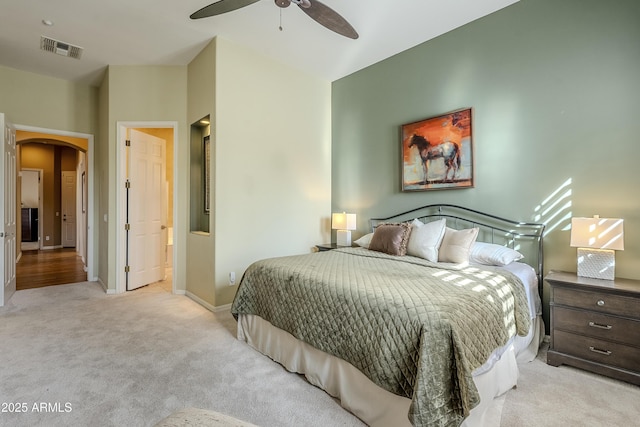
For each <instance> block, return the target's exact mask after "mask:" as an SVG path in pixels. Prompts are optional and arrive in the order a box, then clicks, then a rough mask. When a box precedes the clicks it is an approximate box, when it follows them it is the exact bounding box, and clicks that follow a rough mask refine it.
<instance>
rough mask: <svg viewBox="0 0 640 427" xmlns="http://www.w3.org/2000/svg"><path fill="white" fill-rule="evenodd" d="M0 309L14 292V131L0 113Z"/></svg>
mask: <svg viewBox="0 0 640 427" xmlns="http://www.w3.org/2000/svg"><path fill="white" fill-rule="evenodd" d="M0 154H2V161H1V162H0V176H2V178H3V183H2V185H0V200H2V203H3V206H4V208H3V209H0V241H2V245H0V260H1V262H0V277H2V289H1V290H0V306H3V305H4V303H5V302H6V301H9V298H11V295H13V293H14V292H15V291H16V131H15V129H13V126H11V124H10V123H9V122H8V121H7V120H6V119H5V116H4V114H2V113H0Z"/></svg>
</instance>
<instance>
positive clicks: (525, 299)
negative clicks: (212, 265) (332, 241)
mask: <svg viewBox="0 0 640 427" xmlns="http://www.w3.org/2000/svg"><path fill="white" fill-rule="evenodd" d="M371 227H372V232H371V233H368V234H367V235H365V236H363V237H362V238H361V239H358V241H357V243H358V244H359V245H358V247H350V248H338V249H336V250H332V251H326V252H319V253H313V254H306V255H297V256H289V257H280V258H272V259H266V260H261V261H258V262H256V263H254V264H252V265H251V266H250V267H249V268H248V269H247V271H246V272H245V274H244V276H243V279H242V281H241V283H240V285H239V288H238V292H237V294H236V297H235V299H234V302H233V304H232V308H231V311H232V314H233V315H234V317H236V319H237V320H238V339H240V340H243V341H246V342H247V343H248V344H249V345H250V346H252V347H253V348H255V349H257V350H258V351H260V352H261V353H263V354H265V355H267V356H269V357H270V358H272V359H273V360H275V361H277V362H279V363H280V364H282V365H283V366H284V367H285V368H286V369H288V370H289V371H292V372H298V373H301V374H304V375H305V376H306V378H307V379H308V381H309V382H310V383H312V384H314V385H316V386H318V387H320V388H322V389H323V390H325V391H326V392H327V393H329V394H330V395H332V396H334V397H336V398H337V399H339V400H340V403H341V405H342V406H343V407H345V408H346V409H347V410H349V411H351V412H352V413H353V414H354V415H356V416H357V417H358V418H360V419H361V420H362V421H364V422H365V423H366V424H368V425H372V426H388V425H394V426H400V425H407V426H408V425H424V426H426V425H461V424H462V425H464V426H480V425H490V424H493V423H494V422H495V420H496V419H497V420H499V416H500V404H499V403H500V400H499V399H498V397H499V396H501V395H503V394H504V393H505V392H507V391H508V390H509V389H511V388H513V387H514V386H515V385H516V383H517V377H518V368H517V362H518V361H524V360H532V359H533V358H535V355H536V354H537V350H538V346H539V344H540V342H541V340H542V337H543V335H544V325H543V323H542V319H541V306H540V295H541V286H542V271H543V265H542V260H543V256H542V255H543V254H542V248H543V245H542V234H543V232H544V225H542V224H534V223H525V222H518V221H510V220H507V219H503V218H500V217H498V216H494V215H491V214H485V213H481V212H479V211H475V210H472V209H468V208H464V207H459V206H454V205H429V206H425V207H421V208H418V209H414V210H412V211H409V212H404V213H401V214H398V215H394V216H393V217H387V218H376V219H372V220H371ZM398 251H399V252H398ZM488 264H493V265H488ZM492 420H493V421H492Z"/></svg>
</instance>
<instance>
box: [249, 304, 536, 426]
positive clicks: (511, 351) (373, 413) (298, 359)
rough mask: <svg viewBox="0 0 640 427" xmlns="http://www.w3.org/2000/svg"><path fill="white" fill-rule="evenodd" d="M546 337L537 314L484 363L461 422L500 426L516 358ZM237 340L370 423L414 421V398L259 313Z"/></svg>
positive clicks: (530, 354) (531, 352)
mask: <svg viewBox="0 0 640 427" xmlns="http://www.w3.org/2000/svg"><path fill="white" fill-rule="evenodd" d="M543 337H544V323H543V322H542V319H541V317H540V316H538V317H537V318H536V321H535V322H534V324H533V325H532V327H531V329H530V332H529V335H528V336H527V337H516V340H513V341H512V342H510V343H509V344H507V346H505V347H503V348H502V349H501V351H499V352H496V353H494V354H493V355H492V357H491V358H490V360H489V361H488V362H487V363H488V364H487V365H483V366H487V367H486V368H485V369H482V368H479V369H477V370H476V371H475V372H474V375H473V379H474V382H475V384H476V387H477V388H478V391H479V393H480V398H481V400H480V404H479V405H478V406H477V407H475V408H474V409H473V410H472V411H471V413H470V415H469V417H468V418H467V419H465V421H464V423H463V424H462V426H465V427H477V426H496V425H500V418H501V416H502V404H503V402H504V398H503V397H502V398H501V397H500V396H502V395H503V394H504V393H505V392H507V391H508V390H510V389H511V388H513V387H515V385H516V383H517V380H518V366H517V360H518V361H522V360H527V361H530V360H533V359H534V358H535V356H536V354H537V352H538V347H539V345H540V342H541V341H542V338H543ZM238 339H239V340H241V341H245V342H247V343H248V344H249V345H250V346H251V347H253V348H255V349H256V350H258V351H259V352H260V353H262V354H264V355H266V356H268V357H270V358H271V359H273V360H275V361H276V362H278V363H280V364H281V365H283V366H284V367H285V368H286V369H287V370H289V371H291V372H297V373H300V374H303V375H304V376H305V377H306V378H307V380H308V381H309V382H310V383H311V384H313V385H315V386H317V387H320V388H321V389H323V390H325V391H326V392H327V393H329V394H330V395H331V396H333V397H335V398H337V399H339V400H340V403H341V405H342V406H343V407H344V408H345V409H347V410H348V411H350V412H351V413H353V414H354V415H355V416H357V417H358V418H360V419H361V420H362V421H364V422H365V423H366V424H368V425H370V426H372V427H378V426H379V427H387V426H390V425H392V426H410V425H411V424H410V423H409V419H408V416H407V415H408V413H409V405H410V404H411V400H410V399H408V398H406V397H400V396H398V395H395V394H393V393H390V392H388V391H386V390H384V389H383V388H381V387H379V386H378V385H376V384H374V383H373V382H372V381H371V380H370V379H369V378H367V377H366V376H365V375H364V374H363V373H361V372H360V371H359V370H358V369H356V368H355V367H354V366H353V365H351V364H350V363H348V362H345V361H344V360H342V359H339V358H337V357H335V356H332V355H330V354H327V353H325V352H322V351H320V350H318V349H316V348H314V347H312V346H310V345H309V344H307V343H305V342H302V341H300V340H298V339H297V338H295V337H294V336H293V335H291V334H289V333H288V332H286V331H283V330H281V329H279V328H276V327H275V326H273V325H272V324H271V323H270V322H268V321H266V320H264V319H262V318H261V317H259V316H255V315H240V316H239V317H238ZM516 357H517V359H516Z"/></svg>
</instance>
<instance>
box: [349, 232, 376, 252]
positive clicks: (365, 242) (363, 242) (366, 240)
mask: <svg viewBox="0 0 640 427" xmlns="http://www.w3.org/2000/svg"><path fill="white" fill-rule="evenodd" d="M372 237H373V233H369V234H365V235H364V236H362V237H361V238H359V239H358V240H356V241H354V242H353V243H355V244H356V245H358V246H360V247H361V248H365V249H369V244H370V243H371V238H372Z"/></svg>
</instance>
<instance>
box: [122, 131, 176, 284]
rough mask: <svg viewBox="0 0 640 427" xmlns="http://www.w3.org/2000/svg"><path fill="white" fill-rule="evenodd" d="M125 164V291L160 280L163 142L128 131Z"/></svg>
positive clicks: (163, 215) (163, 235)
mask: <svg viewBox="0 0 640 427" xmlns="http://www.w3.org/2000/svg"><path fill="white" fill-rule="evenodd" d="M129 140H130V141H131V146H130V147H129V157H128V162H127V167H128V173H127V177H128V179H129V182H130V185H129V196H128V209H127V210H128V212H127V217H128V221H127V222H128V224H129V232H128V265H129V274H128V280H127V290H133V289H137V288H139V287H141V286H144V285H148V284H149V283H153V282H157V281H159V280H162V279H164V276H165V271H164V265H165V246H166V217H167V203H166V197H167V195H166V194H165V191H166V185H165V181H166V167H165V164H166V142H165V140H164V139H160V138H157V137H155V136H151V135H148V134H146V133H142V132H138V131H136V130H133V129H131V130H130V133H129Z"/></svg>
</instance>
